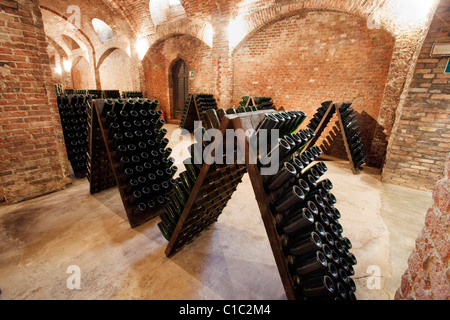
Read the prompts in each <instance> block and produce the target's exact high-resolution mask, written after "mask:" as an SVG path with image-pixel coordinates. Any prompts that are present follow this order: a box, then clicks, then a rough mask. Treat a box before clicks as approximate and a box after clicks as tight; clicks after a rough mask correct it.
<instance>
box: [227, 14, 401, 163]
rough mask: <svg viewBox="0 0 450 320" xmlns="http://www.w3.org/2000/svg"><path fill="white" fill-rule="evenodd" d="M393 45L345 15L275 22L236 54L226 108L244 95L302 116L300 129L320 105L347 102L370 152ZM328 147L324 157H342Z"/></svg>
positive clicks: (381, 34)
mask: <svg viewBox="0 0 450 320" xmlns="http://www.w3.org/2000/svg"><path fill="white" fill-rule="evenodd" d="M393 44H394V41H393V38H392V37H391V36H390V35H389V34H388V33H386V32H384V31H381V30H376V29H374V30H370V29H368V28H367V24H366V21H364V20H363V19H360V18H358V17H356V16H353V15H350V14H345V13H335V12H310V13H305V14H302V15H296V16H293V17H290V18H287V19H284V20H281V21H278V22H275V23H273V24H270V25H268V26H267V27H265V28H263V29H261V30H260V31H258V32H257V33H256V34H254V35H253V36H252V37H250V38H249V39H248V40H246V41H245V42H244V43H243V44H242V45H241V46H240V47H238V48H237V50H236V52H235V54H234V56H233V72H234V81H233V87H234V91H233V99H232V101H233V102H232V103H233V105H234V106H237V105H238V102H239V101H240V100H241V98H242V96H244V95H249V94H251V95H257V96H258V95H263V96H271V97H273V98H274V102H275V105H276V106H277V107H281V106H283V107H284V108H285V109H300V110H303V111H304V112H305V113H306V114H307V115H308V119H307V121H305V125H306V124H307V122H308V121H309V118H311V117H312V116H313V114H314V113H315V112H316V109H317V108H318V107H319V106H320V103H321V102H323V101H326V100H333V101H353V102H354V104H353V107H354V109H355V110H356V112H357V113H358V124H359V125H360V127H361V128H362V133H363V139H364V143H365V145H366V148H367V150H370V148H371V143H372V139H373V135H374V131H375V127H376V123H377V118H378V114H379V110H380V105H381V99H382V96H383V91H384V87H385V84H386V79H387V73H388V70H389V65H390V61H391V58H392V49H393ZM332 123H334V121H333V122H332ZM330 127H331V126H330ZM326 136H327V132H325V133H324V134H323V137H326ZM333 147H334V148H333ZM333 147H331V148H330V149H329V150H328V152H329V153H331V154H333V155H336V156H341V157H344V158H345V157H346V155H345V149H344V148H343V145H342V143H334V144H333ZM382 160H383V159H375V161H372V162H374V163H377V164H379V165H380V164H381V163H382Z"/></svg>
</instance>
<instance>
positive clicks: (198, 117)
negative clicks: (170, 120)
mask: <svg viewBox="0 0 450 320" xmlns="http://www.w3.org/2000/svg"><path fill="white" fill-rule="evenodd" d="M199 95H201V94H200V93H194V94H191V95H189V102H188V104H187V105H186V107H185V108H186V110H185V111H184V113H185V114H184V115H183V121H182V129H185V130H187V131H189V132H191V133H192V132H194V129H195V128H194V122H195V121H203V117H202V114H201V112H200V110H199V106H198V103H197V97H198V96H199Z"/></svg>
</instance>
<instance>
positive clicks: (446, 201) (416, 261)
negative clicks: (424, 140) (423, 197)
mask: <svg viewBox="0 0 450 320" xmlns="http://www.w3.org/2000/svg"><path fill="white" fill-rule="evenodd" d="M449 175H450V153H449V154H448V156H447V162H446V166H445V169H444V178H442V179H441V180H440V181H438V183H437V184H436V187H435V189H434V192H433V200H434V204H433V206H432V207H431V208H430V209H429V210H428V213H427V215H426V217H425V227H424V228H423V230H422V232H421V233H420V234H419V237H418V238H417V240H416V248H415V250H414V251H413V252H412V253H411V256H410V257H409V260H408V270H406V272H405V273H404V275H403V277H402V283H401V287H400V288H399V289H398V290H397V292H396V294H395V299H397V300H412V299H413V300H449V299H450V282H449V275H450V268H449V263H448V261H449V252H450V239H449V232H448V230H449V228H450V179H449Z"/></svg>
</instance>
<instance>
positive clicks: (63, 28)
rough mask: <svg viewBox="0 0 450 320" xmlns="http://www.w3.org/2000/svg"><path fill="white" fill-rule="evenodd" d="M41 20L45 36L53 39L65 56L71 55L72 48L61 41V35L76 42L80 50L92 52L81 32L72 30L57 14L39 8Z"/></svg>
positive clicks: (90, 44)
mask: <svg viewBox="0 0 450 320" xmlns="http://www.w3.org/2000/svg"><path fill="white" fill-rule="evenodd" d="M41 12H42V20H43V23H44V30H45V34H46V35H47V36H48V37H50V38H51V39H53V41H54V42H56V43H57V44H58V45H59V46H60V47H61V48H62V49H63V50H64V51H65V52H66V54H67V55H69V56H70V55H71V54H72V48H69V46H68V45H67V44H66V42H65V41H64V40H63V38H62V35H63V34H66V35H68V36H70V37H71V38H72V39H74V40H75V41H77V43H78V44H79V45H80V44H81V46H80V47H81V48H82V49H84V50H92V49H93V45H92V43H91V42H90V40H89V38H88V37H87V36H86V35H85V34H84V33H83V32H82V31H81V30H78V29H76V28H73V27H72V26H71V24H70V23H69V22H68V21H67V20H66V19H65V18H64V17H63V16H61V15H59V14H58V13H57V12H55V11H53V10H51V9H49V8H46V7H44V6H41Z"/></svg>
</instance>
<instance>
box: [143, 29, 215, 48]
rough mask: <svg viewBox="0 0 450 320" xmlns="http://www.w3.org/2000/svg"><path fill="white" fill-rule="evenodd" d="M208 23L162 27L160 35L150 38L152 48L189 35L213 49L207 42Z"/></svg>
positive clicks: (159, 31) (159, 30)
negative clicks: (173, 38) (168, 40)
mask: <svg viewBox="0 0 450 320" xmlns="http://www.w3.org/2000/svg"><path fill="white" fill-rule="evenodd" d="M206 27H207V25H206V23H203V24H200V25H192V24H180V25H176V26H174V25H171V24H166V25H161V26H159V27H158V28H159V29H158V33H157V34H155V35H154V36H152V37H151V38H150V41H149V42H150V48H151V47H152V46H155V45H158V44H160V43H161V42H164V41H166V40H167V39H169V38H172V37H175V36H179V35H188V36H191V37H193V38H196V39H198V40H200V41H202V42H203V43H204V44H205V45H207V46H208V47H210V48H211V44H209V43H207V42H206V41H205V30H206Z"/></svg>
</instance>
